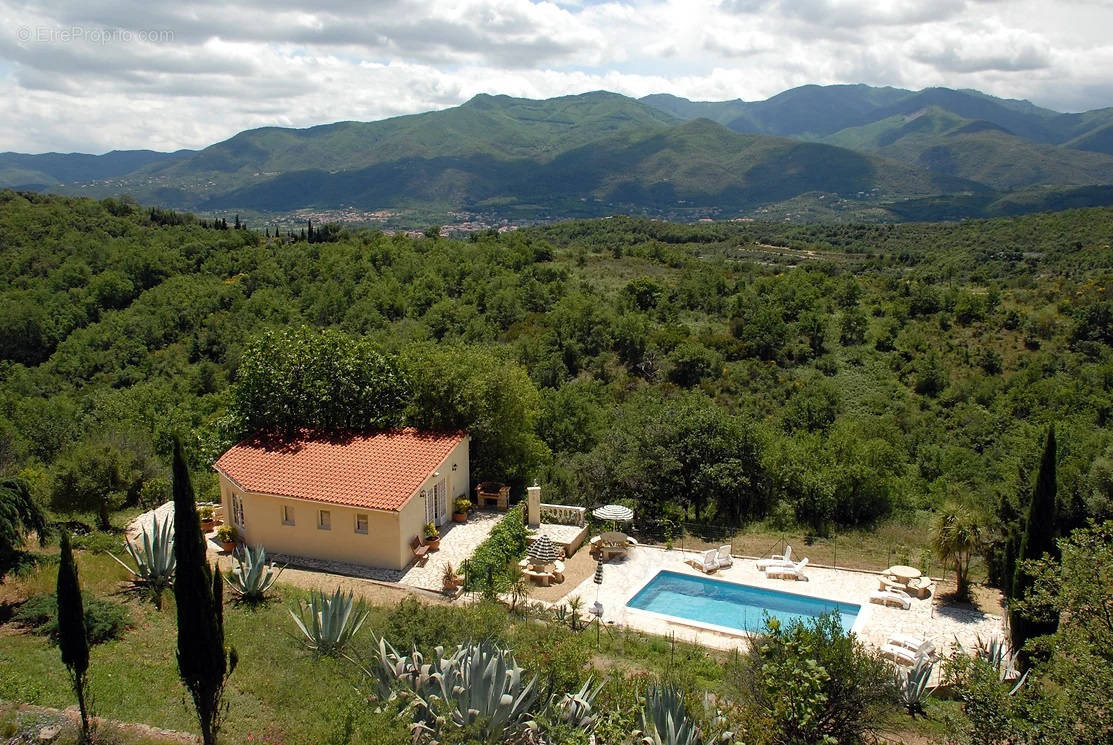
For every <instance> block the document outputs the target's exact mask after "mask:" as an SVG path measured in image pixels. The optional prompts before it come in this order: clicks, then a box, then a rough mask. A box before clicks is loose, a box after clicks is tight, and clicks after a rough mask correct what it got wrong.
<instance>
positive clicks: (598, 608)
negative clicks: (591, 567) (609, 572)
mask: <svg viewBox="0 0 1113 745" xmlns="http://www.w3.org/2000/svg"><path fill="white" fill-rule="evenodd" d="M591 581H592V582H594V583H595V614H596V615H598V616H601V615H603V606H602V605H601V604H600V603H599V588H600V587H602V585H603V562H602V561H598V562H596V563H595V576H594V577H592V578H591Z"/></svg>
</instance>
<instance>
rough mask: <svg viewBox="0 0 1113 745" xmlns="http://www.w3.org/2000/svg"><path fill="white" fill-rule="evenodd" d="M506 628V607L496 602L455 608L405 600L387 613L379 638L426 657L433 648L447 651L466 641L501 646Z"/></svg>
mask: <svg viewBox="0 0 1113 745" xmlns="http://www.w3.org/2000/svg"><path fill="white" fill-rule="evenodd" d="M508 626H509V618H508V614H507V611H506V607H505V606H504V605H501V604H499V603H475V604H474V605H466V606H460V607H456V606H442V605H427V604H425V603H420V602H418V601H417V600H416V599H415V598H406V599H404V600H402V601H401V602H400V603H399V604H398V605H397V606H396V607H395V608H394V609H393V610H391V611H390V612H389V613H388V614H387V617H386V620H385V621H384V622H383V624H382V634H381V635H382V636H383V637H385V638H387V639H393V640H394V642H395V643H396V644H398V645H399V647H400V648H403V649H409V648H410V646H411V645H413V646H416V647H417V648H418V650H419V651H421V652H423V653H425V654H429V653H431V652H432V651H433V650H434V649H435V648H436V647H437V646H443V647H446V648H451V647H455V646H456V645H458V644H464V643H466V642H470V641H493V642H497V643H500V644H501V643H504V642H505V637H506V629H507V627H508Z"/></svg>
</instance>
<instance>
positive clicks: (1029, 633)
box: [1009, 424, 1059, 650]
mask: <svg viewBox="0 0 1113 745" xmlns="http://www.w3.org/2000/svg"><path fill="white" fill-rule="evenodd" d="M1055 452H1056V451H1055V425H1054V424H1052V425H1051V426H1050V427H1049V428H1048V430H1047V442H1046V443H1045V444H1044V449H1043V458H1042V459H1041V460H1040V470H1039V472H1038V473H1037V474H1036V486H1035V488H1034V489H1033V490H1032V501H1031V503H1030V504H1029V505H1028V515H1027V519H1026V520H1025V521H1024V533H1023V534H1022V535H1021V537H1020V549H1019V550H1018V551H1017V554H1016V564H1017V565H1016V571H1015V574H1014V575H1013V581H1012V588H1011V590H1012V592H1011V596H1012V598H1014V599H1022V598H1023V597H1024V596H1025V595H1026V594H1027V593H1028V591H1029V590H1030V589H1031V588H1032V584H1033V583H1034V581H1035V578H1034V577H1033V576H1032V575H1031V574H1030V573H1029V572H1028V571H1026V570H1025V568H1024V565H1023V562H1025V561H1028V560H1035V559H1039V558H1042V557H1043V555H1044V554H1051V555H1052V556H1055V554H1056V547H1055V493H1056V491H1057V484H1056V476H1055ZM1058 626H1059V619H1058V617H1055V618H1052V619H1050V620H1034V619H1031V618H1028V617H1027V616H1025V615H1024V614H1022V613H1021V612H1019V611H1018V610H1016V609H1015V607H1014V608H1012V609H1010V610H1009V630H1010V632H1011V636H1012V645H1013V649H1016V650H1021V649H1022V648H1023V646H1024V644H1025V642H1027V641H1028V640H1029V639H1031V638H1033V637H1036V636H1042V635H1044V634H1053V633H1055V630H1056V629H1057V628H1058Z"/></svg>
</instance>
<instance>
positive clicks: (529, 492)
mask: <svg viewBox="0 0 1113 745" xmlns="http://www.w3.org/2000/svg"><path fill="white" fill-rule="evenodd" d="M526 525H528V526H529V527H531V528H539V527H541V487H540V486H538V485H537V482H536V481H535V482H533V486H527V487H526Z"/></svg>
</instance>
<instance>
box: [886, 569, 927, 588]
mask: <svg viewBox="0 0 1113 745" xmlns="http://www.w3.org/2000/svg"><path fill="white" fill-rule="evenodd" d="M885 573H886V574H891V575H892V576H894V577H896V578H897V580H898V581H900V582H902V583H904V584H906V585H907V584H908V583H909V582H910V581H912V580H914V579H916V578H918V577H919V576H920V570H919V569H916V568H914V567H910V566H905V565H904V564H897V565H896V566H891V567H889V568H888V569H886V570H885Z"/></svg>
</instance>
